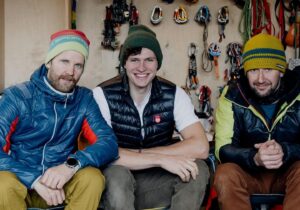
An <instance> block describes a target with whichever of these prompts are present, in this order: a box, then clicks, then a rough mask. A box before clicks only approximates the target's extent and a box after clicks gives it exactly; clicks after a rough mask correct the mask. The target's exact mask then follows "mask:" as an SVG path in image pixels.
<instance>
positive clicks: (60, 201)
mask: <svg viewBox="0 0 300 210" xmlns="http://www.w3.org/2000/svg"><path fill="white" fill-rule="evenodd" d="M56 198H57V203H58V204H62V203H63V202H64V199H63V197H62V195H61V192H60V190H57V192H56Z"/></svg>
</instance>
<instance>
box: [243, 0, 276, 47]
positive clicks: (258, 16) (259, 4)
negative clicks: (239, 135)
mask: <svg viewBox="0 0 300 210" xmlns="http://www.w3.org/2000/svg"><path fill="white" fill-rule="evenodd" d="M272 28H273V32H274V31H275V30H274V26H273V25H272V22H271V13H270V6H269V3H268V2H267V0H248V1H245V6H244V9H243V12H242V18H241V20H240V23H239V31H240V33H241V34H242V37H243V40H244V42H246V41H247V40H248V39H250V38H251V37H252V36H254V35H256V34H259V33H261V32H262V31H263V30H266V32H267V33H268V34H272Z"/></svg>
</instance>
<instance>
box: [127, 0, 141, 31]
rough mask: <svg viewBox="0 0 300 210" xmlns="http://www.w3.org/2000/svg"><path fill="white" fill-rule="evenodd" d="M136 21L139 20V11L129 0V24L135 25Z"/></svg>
mask: <svg viewBox="0 0 300 210" xmlns="http://www.w3.org/2000/svg"><path fill="white" fill-rule="evenodd" d="M138 22H139V11H138V10H137V8H136V6H135V5H133V2H132V1H131V2H130V5H129V26H132V25H137V24H138Z"/></svg>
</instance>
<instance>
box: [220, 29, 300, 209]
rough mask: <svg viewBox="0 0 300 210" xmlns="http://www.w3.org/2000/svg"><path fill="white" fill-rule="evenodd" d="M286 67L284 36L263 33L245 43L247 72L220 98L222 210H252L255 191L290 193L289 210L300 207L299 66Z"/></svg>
mask: <svg viewBox="0 0 300 210" xmlns="http://www.w3.org/2000/svg"><path fill="white" fill-rule="evenodd" d="M286 66H287V63H286V57H285V51H284V47H283V45H282V44H281V42H280V40H279V39H277V38H276V37H274V36H271V35H268V34H258V35H256V36H254V37H252V38H251V39H250V40H248V41H247V42H246V44H245V46H244V50H243V67H244V74H243V75H241V78H240V79H239V80H238V81H235V82H232V83H230V84H229V85H228V86H226V87H225V89H224V91H223V93H222V95H221V97H220V99H219V104H218V108H217V110H216V147H215V153H216V156H217V158H218V159H219V161H220V162H221V164H220V165H218V167H217V170H216V174H215V180H214V187H215V189H216V191H217V195H218V201H219V204H220V208H221V209H222V210H229V209H230V210H235V209H236V210H240V209H243V210H251V209H252V208H251V204H250V195H251V194H254V193H284V194H285V198H284V202H283V209H285V210H294V209H298V208H299V206H300V200H299V198H298V197H299V194H300V138H299V137H300V94H299V91H300V78H299V67H298V69H297V68H295V69H294V70H293V71H291V70H288V69H286Z"/></svg>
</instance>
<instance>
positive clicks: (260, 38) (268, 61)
mask: <svg viewBox="0 0 300 210" xmlns="http://www.w3.org/2000/svg"><path fill="white" fill-rule="evenodd" d="M243 66H244V71H245V73H247V71H249V70H251V69H275V70H278V71H281V72H282V73H284V72H285V70H286V67H287V62H286V57H285V51H284V47H283V45H282V43H281V41H280V40H279V39H277V38H276V37H274V36H271V35H269V34H263V33H261V34H258V35H255V36H253V37H252V38H251V39H249V40H248V41H247V42H246V44H245V46H244V50H243Z"/></svg>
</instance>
